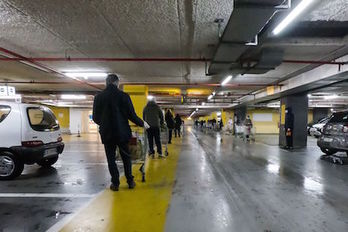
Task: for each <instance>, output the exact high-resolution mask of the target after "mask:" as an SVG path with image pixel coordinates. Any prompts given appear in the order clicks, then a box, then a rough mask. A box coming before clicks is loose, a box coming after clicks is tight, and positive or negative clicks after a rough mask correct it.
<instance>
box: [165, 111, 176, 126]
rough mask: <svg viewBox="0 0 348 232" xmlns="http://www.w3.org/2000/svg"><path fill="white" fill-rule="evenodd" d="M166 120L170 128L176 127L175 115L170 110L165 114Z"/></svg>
mask: <svg viewBox="0 0 348 232" xmlns="http://www.w3.org/2000/svg"><path fill="white" fill-rule="evenodd" d="M165 120H166V123H167V127H168V129H174V126H175V122H174V118H173V115H172V113H171V112H170V111H167V113H166V115H165Z"/></svg>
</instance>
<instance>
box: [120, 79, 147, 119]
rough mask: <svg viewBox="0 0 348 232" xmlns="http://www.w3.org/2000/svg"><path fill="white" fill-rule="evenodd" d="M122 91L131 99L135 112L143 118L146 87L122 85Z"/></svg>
mask: <svg viewBox="0 0 348 232" xmlns="http://www.w3.org/2000/svg"><path fill="white" fill-rule="evenodd" d="M123 91H124V92H126V93H128V94H129V96H130V98H131V99H132V102H133V105H134V109H135V112H136V113H137V115H138V116H139V117H140V118H142V117H143V109H144V107H145V106H146V104H147V95H148V87H147V86H146V85H124V86H123Z"/></svg>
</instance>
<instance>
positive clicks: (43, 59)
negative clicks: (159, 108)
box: [0, 47, 348, 75]
mask: <svg viewBox="0 0 348 232" xmlns="http://www.w3.org/2000/svg"><path fill="white" fill-rule="evenodd" d="M0 51H1V52H5V53H8V54H10V55H13V56H16V57H1V58H0V61H28V62H31V63H33V64H35V65H37V66H40V67H42V68H44V69H48V70H50V71H52V72H55V73H58V74H62V73H60V72H57V71H55V70H53V69H52V68H49V67H47V66H45V65H42V64H40V63H36V62H210V61H211V59H206V58H167V57H160V58H70V57H67V58H60V57H58V58H57V57H32V58H27V57H23V56H20V55H18V54H16V53H13V52H11V51H9V50H7V49H4V48H1V47H0ZM9 52H10V53H9ZM245 61H247V62H257V60H245ZM283 63H295V64H332V65H345V64H348V62H335V61H318V60H283ZM62 75H64V74H62Z"/></svg>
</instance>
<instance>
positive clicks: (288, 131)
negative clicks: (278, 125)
mask: <svg viewBox="0 0 348 232" xmlns="http://www.w3.org/2000/svg"><path fill="white" fill-rule="evenodd" d="M293 131H294V114H293V113H292V109H291V108H290V107H287V108H286V109H285V137H286V148H287V149H292V147H293Z"/></svg>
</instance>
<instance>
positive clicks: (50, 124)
mask: <svg viewBox="0 0 348 232" xmlns="http://www.w3.org/2000/svg"><path fill="white" fill-rule="evenodd" d="M25 114H26V116H27V122H28V123H27V125H26V128H27V130H24V131H23V141H37V142H38V143H39V142H40V141H42V143H43V144H47V143H53V142H57V141H60V140H61V132H60V127H59V124H58V120H57V119H56V117H55V116H54V114H53V112H52V111H51V110H50V109H48V108H47V107H43V106H28V107H26V112H25Z"/></svg>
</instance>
